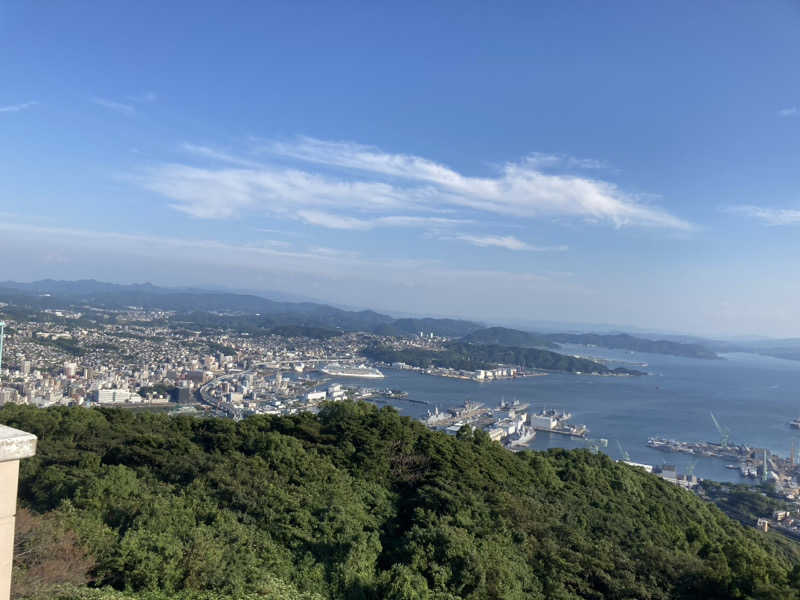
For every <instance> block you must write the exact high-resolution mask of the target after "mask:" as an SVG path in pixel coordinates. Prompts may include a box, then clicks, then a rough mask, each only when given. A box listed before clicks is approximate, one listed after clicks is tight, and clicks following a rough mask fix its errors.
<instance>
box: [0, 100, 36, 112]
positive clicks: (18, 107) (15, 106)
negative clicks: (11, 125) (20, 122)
mask: <svg viewBox="0 0 800 600" xmlns="http://www.w3.org/2000/svg"><path fill="white" fill-rule="evenodd" d="M37 104H39V103H38V102H34V101H30V102H22V103H21V104H8V105H6V106H0V113H5V112H19V111H21V110H26V109H28V108H31V107H32V106H36V105H37Z"/></svg>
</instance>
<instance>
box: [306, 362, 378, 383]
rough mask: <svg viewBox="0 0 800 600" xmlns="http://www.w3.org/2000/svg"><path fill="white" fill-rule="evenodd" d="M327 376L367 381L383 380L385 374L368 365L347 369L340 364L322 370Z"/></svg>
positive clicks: (333, 364)
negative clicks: (356, 378) (357, 378)
mask: <svg viewBox="0 0 800 600" xmlns="http://www.w3.org/2000/svg"><path fill="white" fill-rule="evenodd" d="M320 371H322V372H323V373H325V375H331V376H333V377H363V378H365V379H382V378H383V373H381V372H380V371H379V370H378V369H375V368H373V367H368V366H367V365H359V366H357V367H345V366H342V365H340V364H338V363H330V364H328V365H326V366H324V367H323V368H322V369H320Z"/></svg>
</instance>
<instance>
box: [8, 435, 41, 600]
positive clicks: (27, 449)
mask: <svg viewBox="0 0 800 600" xmlns="http://www.w3.org/2000/svg"><path fill="white" fill-rule="evenodd" d="M34 454H36V436H35V435H33V434H32V433H25V432H24V431H20V430H19V429H13V428H11V427H6V426H5V425H0V600H8V599H9V597H10V596H11V567H12V565H13V562H14V518H15V516H16V514H17V480H18V478H19V461H20V459H21V458H27V457H29V456H33V455H34Z"/></svg>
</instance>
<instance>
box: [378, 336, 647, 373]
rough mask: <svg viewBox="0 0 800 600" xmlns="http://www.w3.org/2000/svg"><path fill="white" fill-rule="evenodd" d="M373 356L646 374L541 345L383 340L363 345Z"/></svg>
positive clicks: (427, 363)
mask: <svg viewBox="0 0 800 600" xmlns="http://www.w3.org/2000/svg"><path fill="white" fill-rule="evenodd" d="M364 356H366V357H367V358H369V359H370V360H374V361H378V362H384V363H390V364H391V363H397V362H402V363H406V364H408V365H411V366H414V367H421V368H425V369H427V368H430V367H441V368H447V369H461V370H466V371H475V370H477V369H493V368H495V367H497V366H498V365H516V366H520V367H523V368H525V369H545V370H550V371H568V372H570V373H597V374H599V375H644V374H645V373H644V372H642V371H637V370H635V369H626V368H624V367H617V368H615V369H610V368H608V367H606V366H605V365H602V364H600V363H598V362H595V361H593V360H589V359H587V358H578V357H575V356H568V355H566V354H559V353H557V352H551V351H549V350H542V349H539V348H515V347H513V346H499V345H487V344H467V343H464V342H458V341H456V342H447V343H446V344H445V346H444V348H443V349H441V350H428V349H425V348H403V349H399V350H398V349H395V348H392V347H391V346H387V345H384V344H371V345H370V346H367V347H366V348H365V349H364Z"/></svg>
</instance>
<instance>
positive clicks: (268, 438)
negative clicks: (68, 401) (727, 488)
mask: <svg viewBox="0 0 800 600" xmlns="http://www.w3.org/2000/svg"><path fill="white" fill-rule="evenodd" d="M0 421H2V422H3V423H6V424H9V425H11V426H14V427H19V428H21V429H25V430H27V431H31V432H33V433H35V434H36V435H38V436H39V439H40V443H39V453H38V454H37V456H36V457H34V458H31V459H27V460H25V461H23V462H22V466H21V467H22V468H21V481H20V492H19V493H20V503H21V505H22V506H23V507H27V508H28V509H30V510H31V511H32V513H31V514H27V513H25V512H24V511H23V513H22V514H23V515H25V517H24V518H23V519H21V520H22V521H24V522H25V523H26V524H27V525H26V527H27V529H26V532H25V534H24V535H22V536H21V538H20V543H23V544H25V548H24V552H21V553H20V561H19V564H18V566H19V568H18V569H17V572H16V573H15V585H16V589H17V591H18V593H24V594H25V595H26V596H27V597H37V598H62V599H63V600H67V599H69V600H73V599H89V598H92V599H98V600H99V599H101V598H102V599H107V600H111V599H118V600H122V599H125V600H130V599H144V598H147V599H149V600H156V599H159V600H160V599H167V598H184V599H189V598H194V599H200V598H203V599H211V598H252V599H255V598H261V599H264V598H270V599H289V598H298V599H299V598H305V599H307V600H310V599H312V598H348V599H351V598H352V599H356V598H359V599H373V598H374V599H383V598H386V599H401V598H403V599H417V598H420V599H421V598H428V599H431V600H433V599H441V600H444V599H450V600H453V599H456V598H471V599H484V598H504V599H509V600H511V599H515V600H521V599H523V598H548V599H567V598H598V599H599V598H619V599H623V598H626V599H634V598H636V599H648V598H649V599H657V598H687V599H688V598H765V599H766V598H769V599H775V600H777V599H787V598H798V597H800V596H799V595H798V589H800V587H798V585H799V584H800V567H798V557H797V552H796V550H795V548H794V546H792V545H790V544H789V543H788V542H781V541H778V540H774V539H772V538H771V537H769V536H765V535H764V534H761V533H759V532H757V531H755V530H753V529H747V528H744V527H742V526H741V525H739V524H738V523H735V522H734V521H732V520H730V519H729V518H727V517H725V516H724V515H723V514H722V513H721V512H720V511H719V510H718V509H717V508H716V507H714V506H713V505H712V504H710V503H704V502H702V501H701V500H700V499H698V498H696V497H695V496H693V495H692V494H691V493H689V492H686V491H684V490H682V489H679V488H677V487H675V486H672V485H670V484H668V483H665V482H663V481H662V480H660V479H658V478H656V477H654V476H651V475H647V474H646V473H644V472H643V471H640V470H637V469H635V468H632V467H628V466H625V465H619V464H616V463H614V462H612V461H611V460H610V459H609V458H608V457H606V456H604V455H592V454H590V453H588V452H587V451H571V452H567V451H561V450H553V451H549V452H546V453H533V452H523V453H520V454H514V453H511V452H509V451H507V450H504V449H503V448H502V447H500V446H499V445H498V444H496V443H493V442H491V441H489V440H488V438H487V436H486V435H485V434H483V433H481V432H475V433H473V432H471V431H469V430H462V432H461V433H460V434H459V435H458V437H457V438H452V437H448V436H446V435H445V434H442V433H434V432H431V431H429V430H427V429H426V428H424V427H423V426H422V425H421V424H419V423H416V422H412V421H411V420H409V419H406V418H403V417H400V416H398V414H397V413H396V412H395V411H394V410H392V409H390V408H382V409H378V408H376V407H374V406H372V405H368V404H352V403H340V404H335V405H328V406H327V407H326V408H325V409H324V411H323V412H322V413H321V414H320V415H319V417H315V416H312V415H310V414H299V415H296V416H292V417H281V418H279V417H266V416H263V417H253V418H249V419H246V420H243V421H241V422H238V423H236V422H233V421H228V420H213V419H205V420H204V419H193V418H189V417H179V418H170V417H166V416H160V415H153V414H137V413H134V412H126V411H124V410H112V409H108V410H106V409H103V410H88V409H81V408H70V409H67V408H53V409H47V410H40V409H35V408H29V407H21V406H16V405H9V406H5V407H3V408H2V409H0ZM37 531H39V532H40V533H39V534H38V535H37ZM42 532H43V533H42ZM66 557H72V558H71V561H72V562H70V565H71V566H70V567H69V568H65V567H64V564H63V562H64V561H66V560H67V558H66ZM48 561H49V562H48ZM59 561H61V562H59ZM43 563H46V564H48V565H50V566H49V567H47V568H43V567H42V564H43ZM42 573H46V574H48V576H47V577H44V576H42ZM59 573H62V574H63V573H70V574H71V575H70V576H69V577H67V576H66V575H64V576H63V577H62V579H61V580H63V581H69V582H71V585H72V586H78V587H73V588H71V589H72V591H62V592H60V593H57V592H55V591H52V590H49V589H48V588H47V586H48V585H51V584H53V583H54V582H57V581H58V580H59V579H58V577H59V575H58V574H59ZM76 573H77V575H76ZM54 580H56V581H54ZM87 583H88V584H89V585H90V586H95V587H100V588H104V589H101V590H99V591H92V590H89V589H88V588H87V587H86V586H85V584H87ZM112 588H113V589H112ZM115 590H119V591H115ZM37 594H38V595H37Z"/></svg>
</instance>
